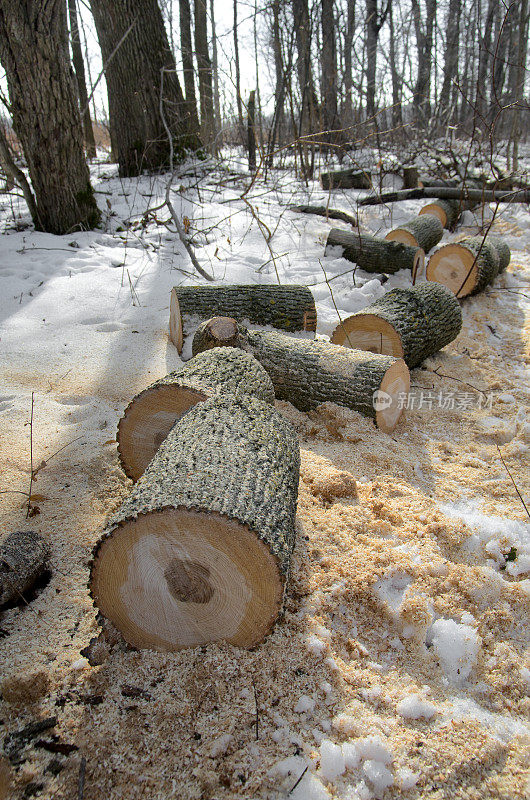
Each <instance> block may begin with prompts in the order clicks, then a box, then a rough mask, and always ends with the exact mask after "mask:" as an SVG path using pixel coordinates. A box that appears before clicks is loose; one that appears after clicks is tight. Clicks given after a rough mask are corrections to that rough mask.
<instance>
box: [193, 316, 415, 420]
mask: <svg viewBox="0 0 530 800" xmlns="http://www.w3.org/2000/svg"><path fill="white" fill-rule="evenodd" d="M221 323H222V324H221ZM225 344H228V345H229V346H232V347H235V346H239V347H241V348H242V349H243V350H246V351H247V352H249V353H252V355H253V356H254V357H255V358H257V360H258V361H259V362H260V363H261V364H262V365H263V366H264V367H265V369H266V370H267V372H268V373H269V375H270V377H271V380H272V384H273V386H274V391H275V393H276V397H277V398H278V399H280V400H288V401H289V402H290V403H292V404H293V405H294V406H296V408H299V409H300V410H301V411H309V410H311V409H313V408H316V407H317V406H318V405H320V403H325V402H331V403H337V405H340V406H346V408H352V409H353V410H354V411H358V412H360V413H361V414H363V415H364V416H366V417H371V418H372V419H374V420H375V422H376V425H377V426H378V427H379V428H381V429H382V430H383V431H386V432H389V431H392V430H393V429H394V428H395V426H396V425H397V422H398V420H399V417H400V416H401V412H402V408H403V404H402V403H400V398H401V397H402V396H403V393H404V392H405V393H406V392H408V390H409V385H410V376H409V371H408V369H407V365H406V364H405V362H404V361H403V360H401V359H397V360H396V359H395V358H391V357H390V356H383V355H372V354H370V355H368V354H367V353H364V352H361V351H359V350H350V349H348V348H346V347H337V346H336V345H334V344H328V342H324V341H321V340H318V339H315V340H313V339H299V338H295V337H292V336H285V335H284V334H282V333H276V332H274V331H249V330H247V329H245V328H244V327H243V326H241V325H239V324H238V323H237V322H236V321H235V320H230V319H223V318H219V317H218V318H216V319H212V320H208V322H205V323H203V324H202V325H200V326H199V327H198V328H197V332H196V334H195V336H194V338H193V352H194V353H199V352H202V351H203V350H206V349H208V348H211V347H223V346H225ZM377 393H379V394H377ZM378 398H383V399H382V400H381V405H380V404H379V402H378Z"/></svg>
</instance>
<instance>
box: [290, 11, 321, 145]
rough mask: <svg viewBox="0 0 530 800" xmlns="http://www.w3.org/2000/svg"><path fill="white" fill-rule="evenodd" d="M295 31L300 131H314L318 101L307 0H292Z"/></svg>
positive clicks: (315, 128) (316, 122) (316, 125)
mask: <svg viewBox="0 0 530 800" xmlns="http://www.w3.org/2000/svg"><path fill="white" fill-rule="evenodd" d="M292 9H293V18H294V27H295V32H296V49H297V55H298V59H297V70H298V82H299V84H300V94H301V96H302V104H301V107H300V132H301V133H304V132H305V133H316V131H317V130H318V127H319V126H318V111H317V108H318V102H317V97H316V93H315V84H314V81H313V70H312V68H311V23H310V19H309V9H308V5H307V0H292Z"/></svg>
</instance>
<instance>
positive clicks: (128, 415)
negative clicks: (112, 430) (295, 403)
mask: <svg viewBox="0 0 530 800" xmlns="http://www.w3.org/2000/svg"><path fill="white" fill-rule="evenodd" d="M216 394H233V395H249V396H252V397H257V398H258V399H260V400H263V401H264V402H267V403H274V389H273V386H272V383H271V379H270V378H269V376H268V375H267V373H266V372H265V370H264V369H263V367H262V366H261V364H259V363H258V362H257V361H256V359H255V358H252V356H251V355H249V354H248V353H244V352H243V351H241V350H239V349H238V350H236V349H234V348H228V347H227V348H225V349H223V350H210V351H208V352H205V353H200V354H199V355H198V356H197V357H196V358H194V359H192V360H191V361H188V362H187V363H186V364H185V365H184V366H183V367H181V368H180V369H178V370H176V371H175V372H171V373H170V374H169V375H166V377H165V378H161V379H160V380H158V381H156V382H155V383H153V384H152V385H151V386H149V387H148V388H147V389H144V391H143V392H140V394H138V395H136V397H135V398H134V399H133V400H132V401H131V402H130V403H129V405H128V406H127V408H126V409H125V413H124V415H123V417H122V418H121V420H120V422H119V425H118V454H119V457H120V460H121V463H122V466H123V469H124V471H125V474H126V475H127V476H128V477H129V478H131V479H132V480H133V481H136V480H138V478H139V477H140V476H141V475H142V474H143V472H144V471H145V469H146V467H147V465H148V464H149V462H150V461H151V459H152V458H153V457H154V455H155V453H156V451H157V450H158V448H159V446H160V444H161V443H162V442H163V440H164V439H165V438H166V436H167V435H168V433H169V431H170V430H171V428H172V427H173V425H174V424H175V422H177V420H179V419H180V418H181V417H182V416H183V415H184V414H186V413H187V412H188V411H189V409H190V408H192V407H193V406H194V405H196V404H197V403H200V402H203V401H204V400H206V399H207V398H208V397H211V396H212V395H216Z"/></svg>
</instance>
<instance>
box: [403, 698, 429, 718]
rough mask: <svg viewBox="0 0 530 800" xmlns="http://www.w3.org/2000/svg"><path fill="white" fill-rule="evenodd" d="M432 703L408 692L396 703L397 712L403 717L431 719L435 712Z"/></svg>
mask: <svg viewBox="0 0 530 800" xmlns="http://www.w3.org/2000/svg"><path fill="white" fill-rule="evenodd" d="M437 710H438V709H437V708H436V706H435V705H434V704H433V703H430V702H429V701H428V700H424V699H423V698H422V697H420V696H419V695H418V694H408V695H406V696H405V697H404V698H403V699H402V700H400V702H399V703H398V704H397V712H398V714H400V715H401V716H402V717H404V718H405V719H431V718H432V717H434V715H435V714H436V713H437Z"/></svg>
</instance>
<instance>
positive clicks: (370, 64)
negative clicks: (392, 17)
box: [366, 0, 392, 119]
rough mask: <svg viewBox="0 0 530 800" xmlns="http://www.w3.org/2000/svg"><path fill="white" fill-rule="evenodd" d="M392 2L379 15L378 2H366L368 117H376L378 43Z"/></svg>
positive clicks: (374, 0)
mask: <svg viewBox="0 0 530 800" xmlns="http://www.w3.org/2000/svg"><path fill="white" fill-rule="evenodd" d="M391 2H392V0H387V5H386V8H385V10H384V11H383V12H382V13H381V14H379V11H378V7H377V0H366V116H367V117H368V119H370V118H371V117H374V116H375V76H376V72H377V42H378V40H379V32H380V30H381V28H382V27H383V25H384V24H385V19H386V17H387V14H388V12H389V10H390V4H391Z"/></svg>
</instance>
